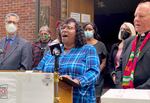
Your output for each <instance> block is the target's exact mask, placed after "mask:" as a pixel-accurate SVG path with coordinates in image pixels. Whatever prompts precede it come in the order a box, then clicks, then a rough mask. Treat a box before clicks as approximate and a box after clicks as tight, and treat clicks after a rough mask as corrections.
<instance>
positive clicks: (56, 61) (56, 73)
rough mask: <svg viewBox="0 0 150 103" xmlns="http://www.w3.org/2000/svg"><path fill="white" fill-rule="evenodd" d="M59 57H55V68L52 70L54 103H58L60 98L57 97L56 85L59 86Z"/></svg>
mask: <svg viewBox="0 0 150 103" xmlns="http://www.w3.org/2000/svg"><path fill="white" fill-rule="evenodd" d="M58 68H59V56H57V55H55V68H54V103H59V102H60V97H59V95H58V92H59V90H58V88H59V86H58V84H59V72H58Z"/></svg>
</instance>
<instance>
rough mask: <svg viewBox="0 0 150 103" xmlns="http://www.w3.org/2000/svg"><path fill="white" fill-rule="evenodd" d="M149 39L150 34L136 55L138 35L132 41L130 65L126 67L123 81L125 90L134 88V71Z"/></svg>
mask: <svg viewBox="0 0 150 103" xmlns="http://www.w3.org/2000/svg"><path fill="white" fill-rule="evenodd" d="M149 39H150V32H149V33H148V34H147V36H146V37H145V39H144V40H143V41H142V44H141V45H140V47H139V48H138V51H137V53H136V54H135V52H136V45H137V41H138V35H137V36H136V37H135V39H134V40H133V41H132V45H131V46H132V48H131V54H130V56H129V60H128V63H127V65H126V67H125V70H124V73H123V81H122V87H123V88H134V84H133V81H134V71H135V68H136V64H137V61H138V58H139V55H140V54H141V51H142V49H143V47H144V46H145V44H146V43H147V41H148V40H149ZM140 69H142V68H140Z"/></svg>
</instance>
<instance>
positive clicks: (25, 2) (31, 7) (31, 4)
mask: <svg viewBox="0 0 150 103" xmlns="http://www.w3.org/2000/svg"><path fill="white" fill-rule="evenodd" d="M10 12H14V13H17V14H18V15H19V17H20V22H19V29H18V34H20V35H21V36H22V37H23V38H25V39H27V40H30V41H31V40H32V39H33V38H34V37H35V35H34V32H35V0H1V3H0V14H1V16H0V38H1V37H3V36H5V35H6V31H5V25H4V17H5V15H6V14H7V13H10Z"/></svg>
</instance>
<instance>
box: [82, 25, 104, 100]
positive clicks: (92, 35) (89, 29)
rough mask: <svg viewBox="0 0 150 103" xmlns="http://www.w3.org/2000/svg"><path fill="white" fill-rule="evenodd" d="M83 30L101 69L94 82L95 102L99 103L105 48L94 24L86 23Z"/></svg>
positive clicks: (102, 82)
mask: <svg viewBox="0 0 150 103" xmlns="http://www.w3.org/2000/svg"><path fill="white" fill-rule="evenodd" d="M83 29H84V34H85V37H86V41H87V43H88V44H92V45H93V46H94V47H95V48H96V51H97V54H98V56H99V59H100V68H101V70H100V71H101V74H100V76H99V78H98V79H97V81H96V85H95V88H96V101H97V103H100V96H101V94H102V89H103V84H104V78H103V76H104V75H103V74H104V69H105V66H106V58H107V49H106V47H105V44H104V43H103V42H101V41H99V40H100V39H101V38H100V35H99V34H98V32H97V27H96V25H95V24H93V23H86V24H85V25H84V26H83Z"/></svg>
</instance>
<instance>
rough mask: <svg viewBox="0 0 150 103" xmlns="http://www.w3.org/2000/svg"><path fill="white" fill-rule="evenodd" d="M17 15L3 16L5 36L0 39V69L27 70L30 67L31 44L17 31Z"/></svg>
mask: <svg viewBox="0 0 150 103" xmlns="http://www.w3.org/2000/svg"><path fill="white" fill-rule="evenodd" d="M18 22H19V16H18V15H17V14H15V13H9V14H7V15H6V16H5V28H6V37H4V38H2V39H1V40H0V49H1V50H2V51H3V52H2V53H1V54H0V70H27V69H31V67H32V46H31V44H30V43H29V42H28V41H27V40H25V39H23V38H21V37H20V36H19V35H18V33H17V30H18Z"/></svg>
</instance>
